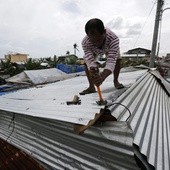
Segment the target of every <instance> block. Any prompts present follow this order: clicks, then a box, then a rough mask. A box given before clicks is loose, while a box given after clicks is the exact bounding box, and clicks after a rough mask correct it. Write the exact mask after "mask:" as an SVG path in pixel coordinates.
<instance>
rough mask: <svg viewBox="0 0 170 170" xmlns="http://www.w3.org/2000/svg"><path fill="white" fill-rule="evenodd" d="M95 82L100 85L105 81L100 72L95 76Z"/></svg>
mask: <svg viewBox="0 0 170 170" xmlns="http://www.w3.org/2000/svg"><path fill="white" fill-rule="evenodd" d="M93 83H94V84H95V85H96V86H97V87H98V86H100V85H101V84H102V83H103V78H102V76H101V75H100V74H96V75H95V76H94V77H93Z"/></svg>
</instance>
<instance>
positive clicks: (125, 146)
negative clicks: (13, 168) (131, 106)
mask: <svg viewBox="0 0 170 170" xmlns="http://www.w3.org/2000/svg"><path fill="white" fill-rule="evenodd" d="M0 114H1V117H0V129H1V132H0V137H1V138H3V139H5V140H7V141H8V142H10V143H12V144H13V145H15V146H17V147H19V148H21V149H22V150H24V151H25V152H27V153H28V154H30V155H31V156H32V157H34V158H36V159H38V160H39V161H41V162H43V163H45V164H47V165H49V166H51V167H52V168H55V169H74V170H76V169H77V170H80V169H84V170H87V169H90V170H91V169H94V170H98V169H103V170H108V169H110V170H112V169H114V170H120V169H121V170H125V169H126V170H127V169H131V170H137V169H139V168H138V166H137V163H136V161H135V158H134V149H133V133H132V130H131V129H130V128H129V127H128V125H127V123H126V122H114V123H112V122H110V123H105V124H102V125H101V124H96V125H95V126H94V127H91V128H89V129H88V130H86V131H85V133H84V134H83V135H77V134H75V133H74V132H73V124H71V123H66V122H62V121H57V120H50V119H43V118H36V117H32V116H26V115H20V114H14V113H6V112H3V111H1V112H0Z"/></svg>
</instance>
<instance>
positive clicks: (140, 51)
mask: <svg viewBox="0 0 170 170" xmlns="http://www.w3.org/2000/svg"><path fill="white" fill-rule="evenodd" d="M150 53H151V50H148V49H145V48H140V47H139V48H134V49H131V50H128V51H127V52H125V53H124V54H123V55H122V58H127V59H131V60H133V59H135V60H136V59H138V60H141V59H146V60H149V59H150Z"/></svg>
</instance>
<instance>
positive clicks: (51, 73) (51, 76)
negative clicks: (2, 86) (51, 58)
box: [7, 68, 76, 84]
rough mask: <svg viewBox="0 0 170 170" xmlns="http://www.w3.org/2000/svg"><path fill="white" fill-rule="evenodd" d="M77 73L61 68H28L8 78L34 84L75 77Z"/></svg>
mask: <svg viewBox="0 0 170 170" xmlns="http://www.w3.org/2000/svg"><path fill="white" fill-rule="evenodd" d="M75 76H76V74H66V73H64V72H62V71H61V70H59V69H56V68H50V69H41V70H26V71H23V72H22V73H20V74H17V75H15V76H13V77H10V78H9V79H7V82H14V83H15V82H20V83H21V82H22V83H23V82H30V83H33V84H43V83H50V82H55V81H59V80H65V79H68V78H71V77H75Z"/></svg>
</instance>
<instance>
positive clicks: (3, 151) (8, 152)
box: [0, 139, 45, 170]
mask: <svg viewBox="0 0 170 170" xmlns="http://www.w3.org/2000/svg"><path fill="white" fill-rule="evenodd" d="M0 169H4V170H5V169H9V170H13V169H17V170H23V169H36V170H45V169H44V168H43V167H42V166H41V165H40V164H39V163H38V162H37V161H35V160H34V159H33V158H32V157H31V156H30V155H29V154H26V153H24V152H23V151H21V150H20V149H18V148H16V147H14V146H12V145H11V144H9V143H8V142H6V141H5V140H3V139H0Z"/></svg>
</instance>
